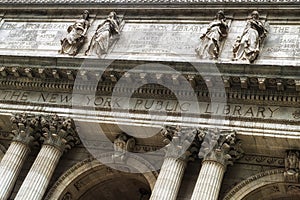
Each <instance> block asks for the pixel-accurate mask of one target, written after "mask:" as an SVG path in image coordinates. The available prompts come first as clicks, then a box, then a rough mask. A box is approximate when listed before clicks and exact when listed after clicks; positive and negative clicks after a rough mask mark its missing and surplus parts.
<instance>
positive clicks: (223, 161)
mask: <svg viewBox="0 0 300 200" xmlns="http://www.w3.org/2000/svg"><path fill="white" fill-rule="evenodd" d="M241 154H242V150H241V148H240V142H239V141H237V140H236V134H235V132H220V131H218V130H209V131H207V132H206V136H205V139H204V141H203V143H202V147H201V149H200V152H199V157H200V158H203V161H202V167H201V170H200V173H199V176H198V179H197V183H196V185H195V188H194V191H193V194H192V198H191V200H207V199H209V200H217V199H218V196H219V191H220V188H221V184H222V180H223V176H224V173H225V171H226V167H227V165H228V164H233V161H234V160H236V159H238V158H240V157H241Z"/></svg>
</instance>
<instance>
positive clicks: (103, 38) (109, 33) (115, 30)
mask: <svg viewBox="0 0 300 200" xmlns="http://www.w3.org/2000/svg"><path fill="white" fill-rule="evenodd" d="M119 26H120V21H119V19H118V16H117V14H116V13H115V12H110V13H109V15H108V17H107V18H106V19H105V20H104V22H102V23H101V24H99V25H98V27H97V30H96V32H95V34H94V36H93V37H92V39H91V41H90V44H89V47H88V49H87V50H86V51H85V55H89V54H93V53H95V54H97V55H98V56H101V55H103V54H106V53H107V52H108V49H109V47H110V46H111V43H112V40H113V36H115V35H118V34H120V30H119Z"/></svg>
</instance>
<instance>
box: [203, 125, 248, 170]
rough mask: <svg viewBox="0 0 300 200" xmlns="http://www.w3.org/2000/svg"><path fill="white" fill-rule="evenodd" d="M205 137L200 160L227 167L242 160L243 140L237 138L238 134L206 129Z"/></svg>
mask: <svg viewBox="0 0 300 200" xmlns="http://www.w3.org/2000/svg"><path fill="white" fill-rule="evenodd" d="M204 132H205V137H204V140H203V142H202V146H201V148H200V151H199V154H198V156H199V158H203V160H204V161H205V160H214V161H216V162H219V163H221V164H222V165H224V166H225V167H226V166H227V165H233V162H234V161H235V160H238V159H240V158H241V157H242V156H243V154H244V151H243V150H242V147H241V144H242V143H241V140H239V139H237V138H236V132H235V131H231V130H218V129H204Z"/></svg>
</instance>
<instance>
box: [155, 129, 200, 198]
mask: <svg viewBox="0 0 300 200" xmlns="http://www.w3.org/2000/svg"><path fill="white" fill-rule="evenodd" d="M162 134H163V135H164V136H165V137H166V138H167V140H170V138H172V141H169V142H170V143H169V144H168V145H167V153H166V158H165V160H164V162H163V165H162V167H161V170H160V173H159V176H158V178H157V181H156V183H155V186H154V189H153V191H152V195H151V197H150V200H176V198H177V194H178V191H179V188H180V185H181V180H182V177H183V174H184V171H185V168H186V165H187V161H188V158H189V156H191V155H193V151H194V148H193V147H195V145H194V144H193V145H191V147H190V148H189V149H188V150H187V147H188V146H189V145H190V144H191V143H192V142H193V139H194V136H195V135H194V134H197V133H196V132H194V131H193V130H192V129H186V130H184V129H180V128H178V127H177V128H175V130H170V129H169V130H163V132H162ZM171 135H173V137H171ZM185 141H188V142H187V143H185ZM185 145H188V146H185ZM195 148H196V147H195Z"/></svg>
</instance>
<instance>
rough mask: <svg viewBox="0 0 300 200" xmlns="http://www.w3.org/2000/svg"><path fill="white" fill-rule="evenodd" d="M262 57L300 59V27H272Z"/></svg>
mask: <svg viewBox="0 0 300 200" xmlns="http://www.w3.org/2000/svg"><path fill="white" fill-rule="evenodd" d="M261 57H262V58H263V57H266V58H267V57H272V58H298V59H299V58H300V25H298V26H295V25H271V26H270V32H269V34H268V37H267V38H266V41H265V46H264V49H263V51H262V54H261Z"/></svg>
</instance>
